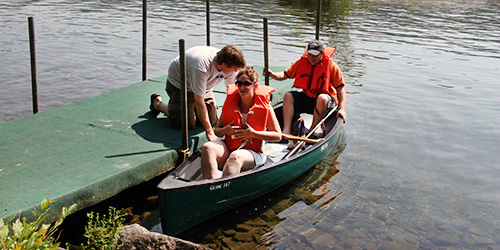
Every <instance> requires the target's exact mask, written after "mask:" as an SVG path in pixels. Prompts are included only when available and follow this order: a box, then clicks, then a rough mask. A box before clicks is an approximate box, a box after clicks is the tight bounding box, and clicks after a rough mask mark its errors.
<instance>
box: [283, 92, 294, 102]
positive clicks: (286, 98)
mask: <svg viewBox="0 0 500 250" xmlns="http://www.w3.org/2000/svg"><path fill="white" fill-rule="evenodd" d="M283 102H285V103H291V104H293V94H292V93H290V92H287V93H285V96H284V97H283Z"/></svg>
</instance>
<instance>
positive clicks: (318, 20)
mask: <svg viewBox="0 0 500 250" xmlns="http://www.w3.org/2000/svg"><path fill="white" fill-rule="evenodd" d="M320 22H321V0H318V9H317V12H316V40H319V26H320Z"/></svg>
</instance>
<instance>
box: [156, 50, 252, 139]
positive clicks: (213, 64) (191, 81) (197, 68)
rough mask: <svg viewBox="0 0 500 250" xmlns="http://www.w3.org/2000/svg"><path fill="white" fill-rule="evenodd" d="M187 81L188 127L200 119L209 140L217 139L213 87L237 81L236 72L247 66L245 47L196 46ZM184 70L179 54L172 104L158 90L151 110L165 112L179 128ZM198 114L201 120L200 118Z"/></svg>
mask: <svg viewBox="0 0 500 250" xmlns="http://www.w3.org/2000/svg"><path fill="white" fill-rule="evenodd" d="M185 55H186V80H187V91H188V98H187V103H188V127H189V128H194V127H195V125H196V121H197V120H198V122H199V123H200V124H201V125H202V126H203V128H204V129H205V133H206V135H207V138H208V140H210V141H213V140H217V136H216V135H215V133H214V131H213V128H212V127H213V126H214V125H215V123H216V122H217V104H216V103H215V99H214V95H213V92H212V88H213V87H215V85H217V84H219V83H220V82H221V81H222V80H224V82H225V83H226V85H229V84H233V83H234V79H235V77H236V72H237V71H238V70H239V69H241V68H243V67H244V66H245V64H246V63H245V58H244V57H243V53H242V52H241V50H239V49H238V48H236V47H235V46H233V45H227V46H225V47H224V48H222V49H221V50H218V49H217V48H214V47H209V46H196V47H193V48H190V49H188V50H186V53H185ZM180 87H181V72H180V62H179V57H176V58H175V59H174V60H173V61H172V63H171V64H170V67H169V69H168V79H167V87H166V90H167V94H168V96H169V98H170V100H169V102H168V105H167V104H165V103H163V102H162V99H161V96H160V94H158V93H155V94H153V95H151V105H150V109H151V111H152V112H153V114H154V115H158V114H159V113H160V112H162V113H164V114H165V115H166V116H168V118H169V119H170V121H171V122H172V123H173V124H174V126H176V127H181V104H180V95H181V93H180ZM197 117H198V119H197Z"/></svg>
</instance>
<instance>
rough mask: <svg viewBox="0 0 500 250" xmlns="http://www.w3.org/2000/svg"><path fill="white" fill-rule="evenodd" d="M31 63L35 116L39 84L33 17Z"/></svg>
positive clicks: (30, 36) (31, 20)
mask: <svg viewBox="0 0 500 250" xmlns="http://www.w3.org/2000/svg"><path fill="white" fill-rule="evenodd" d="M28 30H29V39H30V63H31V94H32V97H33V114H36V113H38V83H37V77H36V53H35V25H34V22H33V17H28Z"/></svg>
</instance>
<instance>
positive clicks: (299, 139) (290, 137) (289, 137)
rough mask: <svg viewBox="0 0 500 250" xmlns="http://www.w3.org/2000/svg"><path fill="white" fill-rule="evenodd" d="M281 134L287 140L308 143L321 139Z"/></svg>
mask: <svg viewBox="0 0 500 250" xmlns="http://www.w3.org/2000/svg"><path fill="white" fill-rule="evenodd" d="M281 136H282V137H283V138H285V139H287V140H297V141H305V142H308V143H317V142H319V141H321V139H311V138H305V137H300V136H295V135H289V134H281Z"/></svg>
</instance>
